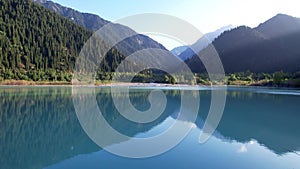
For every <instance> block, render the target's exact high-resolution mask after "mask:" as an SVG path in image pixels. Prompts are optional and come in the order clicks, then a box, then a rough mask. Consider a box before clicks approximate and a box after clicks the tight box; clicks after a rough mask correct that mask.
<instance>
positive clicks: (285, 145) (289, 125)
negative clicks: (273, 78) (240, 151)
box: [196, 89, 300, 155]
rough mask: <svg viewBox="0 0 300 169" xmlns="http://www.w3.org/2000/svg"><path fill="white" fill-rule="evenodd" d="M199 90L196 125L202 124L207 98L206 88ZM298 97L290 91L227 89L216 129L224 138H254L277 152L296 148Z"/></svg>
mask: <svg viewBox="0 0 300 169" xmlns="http://www.w3.org/2000/svg"><path fill="white" fill-rule="evenodd" d="M258 90H259V89H258ZM201 93H202V94H201V110H200V114H199V116H200V119H197V121H196V124H197V126H198V127H199V128H202V125H203V120H202V119H205V118H206V115H207V113H205V112H207V110H208V109H209V102H210V96H209V94H210V92H205V91H204V92H201ZM299 101H300V100H299V96H293V95H273V94H259V93H253V92H252V91H243V90H241V91H235V90H230V91H228V95H227V103H226V107H225V111H224V114H223V117H222V120H221V122H220V124H219V126H218V128H217V133H220V134H221V135H222V136H223V137H225V138H226V140H236V141H238V142H242V143H244V142H249V141H251V139H255V140H257V141H258V142H259V143H260V144H262V145H263V146H265V147H267V148H268V149H270V150H272V151H273V152H275V153H276V154H278V155H282V154H285V153H287V152H295V151H299V150H300V132H299V131H298V129H299V128H300V123H299V119H300V112H299V110H300V105H299ZM217 137H218V138H220V136H217Z"/></svg>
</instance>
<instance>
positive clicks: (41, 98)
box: [0, 87, 179, 169]
mask: <svg viewBox="0 0 300 169" xmlns="http://www.w3.org/2000/svg"><path fill="white" fill-rule="evenodd" d="M168 95H169V96H170V97H169V99H170V100H172V101H170V102H168V104H170V105H169V106H168V107H169V108H168V109H167V110H166V111H165V112H164V114H163V115H162V116H161V117H160V118H159V119H157V120H156V121H154V122H153V123H148V124H137V123H130V122H128V121H127V122H126V120H125V119H123V117H122V116H120V114H118V113H117V112H116V110H114V109H113V108H111V106H112V99H111V97H110V93H109V90H101V92H99V93H98V95H97V100H98V101H99V104H100V102H101V100H102V101H103V100H105V102H101V108H102V111H103V112H102V113H103V114H104V116H105V117H106V119H107V120H108V122H109V123H111V124H112V126H113V127H114V128H116V129H117V130H119V131H121V132H122V133H124V134H126V135H128V136H134V135H136V134H138V133H140V132H145V131H148V130H150V129H151V128H153V127H154V126H156V125H158V124H159V123H161V122H162V121H164V120H165V118H166V117H168V116H169V115H170V114H171V113H173V111H174V110H175V109H176V107H177V106H176V105H175V103H176V100H175V99H174V96H175V95H174V94H172V91H170V92H169V94H168ZM146 96H147V92H146V93H143V92H135V93H131V94H130V97H131V99H132V101H134V104H136V105H142V106H143V105H146V106H147V102H146V100H145V99H146V98H147V97H146ZM120 97H122V96H120ZM172 97H173V99H172ZM0 100H1V102H0V107H1V110H0V121H1V123H0V155H1V158H0V166H1V169H18V168H23V169H26V168H28V169H29V168H30V169H34V168H36V169H40V168H43V167H45V166H49V165H51V164H55V163H58V162H60V161H63V160H65V159H69V158H71V157H74V156H76V155H78V154H86V153H91V152H95V151H99V150H100V149H101V148H99V147H98V146H97V145H96V144H95V143H93V142H92V141H91V140H90V139H89V137H88V136H87V135H86V134H85V133H84V131H83V130H82V128H81V126H80V124H79V122H78V120H77V117H76V114H75V111H74V107H73V102H72V97H71V88H67V87H66V88H59V87H56V88H53V87H50V88H45V87H42V88H5V89H4V88H2V89H0ZM177 100H179V99H177Z"/></svg>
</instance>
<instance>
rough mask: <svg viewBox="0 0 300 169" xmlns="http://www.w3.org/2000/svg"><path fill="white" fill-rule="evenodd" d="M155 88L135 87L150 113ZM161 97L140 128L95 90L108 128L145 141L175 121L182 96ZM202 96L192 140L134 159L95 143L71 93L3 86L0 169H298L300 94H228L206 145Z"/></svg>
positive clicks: (204, 94) (106, 93)
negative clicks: (155, 114)
mask: <svg viewBox="0 0 300 169" xmlns="http://www.w3.org/2000/svg"><path fill="white" fill-rule="evenodd" d="M153 89H154V88H132V89H131V90H130V100H131V102H132V104H133V105H135V106H136V108H137V109H139V110H147V109H148V108H149V106H150V105H149V103H148V101H147V97H148V94H149V92H150V91H151V90H153ZM156 89H157V88H156ZM163 91H164V93H165V94H166V95H167V99H168V102H167V107H166V109H165V112H164V113H163V114H162V115H161V116H160V117H159V118H158V119H156V120H155V121H153V122H151V123H146V124H138V123H133V122H130V121H128V120H127V119H125V118H124V117H123V116H121V115H120V114H119V113H118V111H117V110H116V109H115V107H114V104H113V101H112V98H111V93H110V90H109V88H108V87H106V88H97V89H96V93H97V101H98V105H99V107H100V109H101V111H102V113H103V116H104V117H105V119H106V120H107V121H108V122H109V124H111V126H113V128H115V129H116V130H117V131H119V132H120V133H123V134H126V135H127V136H131V137H143V138H147V137H149V136H154V135H157V134H159V133H161V132H163V131H164V130H165V129H166V128H167V127H169V126H170V124H172V123H174V121H175V119H176V116H177V114H178V110H179V109H180V91H179V90H177V89H176V88H173V89H171V88H164V90H163ZM197 92H199V94H200V96H201V98H200V111H199V113H198V117H197V120H196V122H190V121H188V120H187V121H184V120H183V121H182V123H185V124H186V123H189V124H190V125H191V126H193V129H192V131H191V132H190V133H189V134H188V136H187V137H186V138H185V139H184V140H183V141H182V142H181V143H180V144H179V145H177V146H176V147H175V148H173V149H171V150H170V151H168V152H166V153H164V154H161V155H159V156H155V157H151V158H144V159H130V158H124V157H119V156H116V155H113V154H111V153H109V152H107V151H105V150H103V149H102V148H101V147H99V146H98V145H97V144H95V143H94V142H93V141H91V139H90V138H89V137H88V136H87V134H86V133H85V132H84V131H83V129H82V127H81V125H80V123H79V121H78V119H77V116H76V113H75V109H74V105H73V100H72V88H70V87H0V168H1V169H42V168H47V169H62V168H63V169H79V168H80V169H81V168H85V169H94V168H95V169H96V168H97V169H98V168H116V169H119V168H132V169H134V168H137V169H140V168H145V169H147V168H149V169H153V168H173V169H176V168H180V169H181V168H190V169H193V168H208V169H214V168H249V169H257V168H266V169H277V168H278V169H282V168H284V169H299V168H300V91H299V90H280V89H267V88H229V89H228V93H227V102H226V107H225V111H224V114H223V117H222V120H221V122H220V124H219V126H218V128H217V130H216V131H215V133H214V134H213V136H212V137H211V138H210V139H209V140H208V141H207V142H206V143H204V144H200V143H199V141H198V140H199V134H200V132H201V130H202V126H203V122H204V121H205V119H206V116H207V112H208V109H209V106H210V98H211V97H210V94H211V92H210V89H205V88H202V89H200V90H199V91H197ZM120 97H122V96H120ZM105 136H106V135H105V134H103V137H105ZM157 146H159V145H157Z"/></svg>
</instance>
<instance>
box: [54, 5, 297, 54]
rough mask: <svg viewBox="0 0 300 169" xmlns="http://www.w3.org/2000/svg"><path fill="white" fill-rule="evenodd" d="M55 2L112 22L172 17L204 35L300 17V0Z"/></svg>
mask: <svg viewBox="0 0 300 169" xmlns="http://www.w3.org/2000/svg"><path fill="white" fill-rule="evenodd" d="M54 2H57V3H60V4H61V5H64V6H68V7H71V8H74V9H76V10H79V11H81V12H88V13H94V14H97V15H99V16H100V17H102V18H104V19H107V20H110V21H114V20H117V19H120V18H123V17H126V16H130V15H134V14H140V13H163V14H168V15H173V16H176V17H179V18H181V19H184V20H186V21H188V22H189V23H191V24H193V25H194V26H196V27H197V28H198V29H199V30H200V31H201V32H203V33H207V32H211V31H214V30H216V29H218V28H220V27H222V26H226V25H229V24H232V25H234V26H239V25H247V26H250V27H255V26H257V25H258V24H259V23H261V22H264V21H265V20H267V19H269V18H271V17H272V16H275V15H276V14H277V13H284V14H288V15H292V16H295V17H300V1H299V0H252V1H245V0H93V1H92V0H85V1H82V0H54ZM163 44H164V43H163ZM164 45H165V44H164ZM166 46H168V45H166ZM173 46H174V45H173ZM173 46H172V45H171V46H170V47H168V48H171V47H173Z"/></svg>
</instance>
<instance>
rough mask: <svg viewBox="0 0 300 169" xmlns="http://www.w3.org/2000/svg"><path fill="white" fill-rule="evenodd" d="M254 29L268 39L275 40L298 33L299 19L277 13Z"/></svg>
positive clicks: (299, 27)
mask: <svg viewBox="0 0 300 169" xmlns="http://www.w3.org/2000/svg"><path fill="white" fill-rule="evenodd" d="M255 29H256V30H257V31H259V32H261V33H263V34H264V35H265V36H266V37H268V38H276V37H279V36H285V35H287V34H293V33H295V32H297V31H299V30H300V19H299V18H296V17H293V16H289V15H287V14H282V13H279V14H277V15H276V16H274V17H272V18H271V19H269V20H267V21H266V22H264V23H261V24H259V25H258V27H256V28H255Z"/></svg>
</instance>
